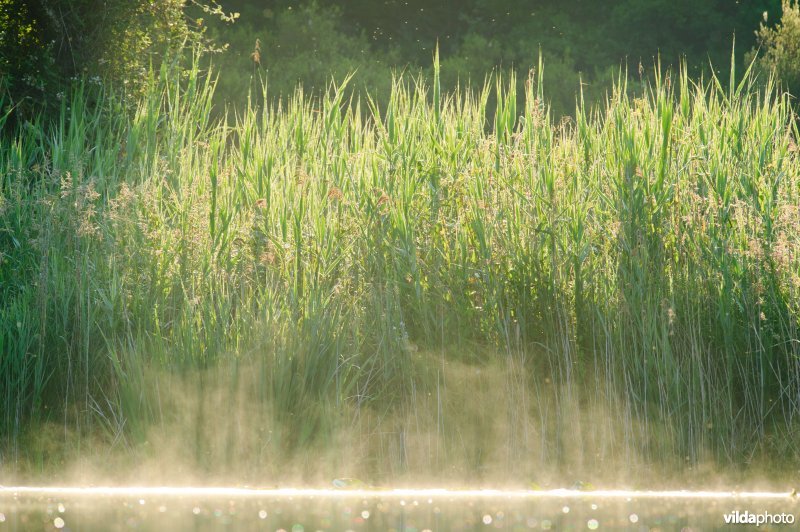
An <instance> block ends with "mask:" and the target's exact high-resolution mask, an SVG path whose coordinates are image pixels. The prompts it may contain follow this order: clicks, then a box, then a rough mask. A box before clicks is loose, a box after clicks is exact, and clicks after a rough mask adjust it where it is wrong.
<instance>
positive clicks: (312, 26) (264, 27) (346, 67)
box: [213, 5, 400, 103]
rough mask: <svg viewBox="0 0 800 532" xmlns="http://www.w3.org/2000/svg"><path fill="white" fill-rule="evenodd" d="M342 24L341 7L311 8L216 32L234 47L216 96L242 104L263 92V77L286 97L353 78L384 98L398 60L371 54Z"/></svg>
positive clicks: (263, 15)
mask: <svg viewBox="0 0 800 532" xmlns="http://www.w3.org/2000/svg"><path fill="white" fill-rule="evenodd" d="M343 26H344V21H343V20H342V18H341V15H340V12H339V10H338V9H335V8H319V7H316V6H314V5H309V6H301V7H299V8H293V9H292V8H287V9H280V10H275V11H273V10H271V9H265V10H263V11H260V12H255V13H252V14H250V16H245V17H243V18H242V20H241V21H240V22H237V23H236V24H235V25H233V26H230V27H224V28H222V29H221V30H220V29H218V30H217V31H215V32H214V33H213V34H214V36H215V40H216V41H218V42H224V43H226V44H228V45H229V48H230V51H229V52H227V53H225V54H224V55H222V56H221V61H220V65H219V69H220V83H219V89H218V96H219V97H220V98H221V99H223V100H225V101H228V102H240V103H244V102H245V101H246V98H247V96H248V94H249V93H250V92H253V93H255V94H257V93H258V92H260V90H259V87H260V83H261V80H262V79H267V80H268V84H269V92H270V94H271V95H272V96H275V97H278V96H283V97H288V96H289V95H291V94H292V93H293V92H294V90H295V89H296V88H297V86H298V85H299V84H302V86H303V88H304V89H305V90H306V91H310V92H311V93H321V92H324V91H325V90H326V89H327V87H328V85H329V84H330V81H331V79H344V78H345V77H346V76H347V75H349V74H354V77H353V81H352V86H354V87H358V88H362V89H363V88H368V89H369V90H370V93H371V94H373V95H374V96H376V97H377V98H379V99H383V98H384V97H385V96H388V93H389V88H390V80H391V68H392V67H393V65H396V64H398V63H399V62H400V60H399V57H397V55H396V54H393V53H391V52H378V51H374V50H372V49H371V48H370V43H369V41H368V40H367V38H366V37H365V36H364V35H360V34H357V33H356V34H351V33H348V32H347V31H345V30H344V29H343Z"/></svg>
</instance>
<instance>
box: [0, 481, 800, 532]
mask: <svg viewBox="0 0 800 532" xmlns="http://www.w3.org/2000/svg"><path fill="white" fill-rule="evenodd" d="M736 511H738V514H734V515H733V517H732V518H733V519H735V520H738V521H739V522H740V523H741V522H747V521H751V522H756V520H760V519H771V520H772V521H773V524H772V525H766V524H765V525H762V526H761V527H760V528H759V530H778V529H789V528H792V527H793V525H792V524H791V523H789V521H791V522H795V521H796V520H797V518H798V517H799V516H798V514H799V513H800V505H799V504H798V500H797V497H796V496H795V495H794V494H788V493H766V492H764V493H732V492H683V491H673V492H641V491H638V492H627V491H576V490H549V491H494V490H479V491H477V490H472V491H470V490H453V491H451V490H438V489H432V490H325V489H322V490H294V489H265V490H261V489H248V488H186V487H183V488H140V487H129V488H125V487H116V488H104V487H91V488H22V487H0V532H2V531H6V530H8V531H22V530H59V529H60V530H73V531H94V530H97V531H112V530H153V531H156V530H157V531H171V530H177V531H181V530H202V531H205V530H208V531H212V530H220V531H222V530H225V531H230V530H268V531H279V530H282V531H286V532H290V531H291V532H305V531H316V530H337V531H339V530H379V531H390V530H395V531H409V532H411V531H416V532H421V531H423V530H481V531H489V530H648V531H654V530H687V531H688V530H698V531H699V530H713V529H725V528H727V527H728V526H730V525H726V521H725V515H726V514H733V513H734V512H736ZM745 512H747V513H745ZM777 520H780V522H779V523H778V522H777ZM751 527H753V528H754V524H752V523H751ZM737 528H739V529H742V530H746V529H747V528H748V527H742V526H739V527H737Z"/></svg>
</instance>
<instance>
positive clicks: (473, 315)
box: [0, 64, 800, 478]
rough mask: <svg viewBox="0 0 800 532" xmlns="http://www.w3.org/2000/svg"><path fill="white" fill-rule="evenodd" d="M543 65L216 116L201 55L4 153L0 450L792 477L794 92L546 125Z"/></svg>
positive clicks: (375, 472)
mask: <svg viewBox="0 0 800 532" xmlns="http://www.w3.org/2000/svg"><path fill="white" fill-rule="evenodd" d="M540 66H541V65H540ZM541 75H542V69H541V68H539V69H538V70H537V74H536V76H531V77H530V78H529V79H528V82H527V84H526V85H525V86H526V92H525V94H524V95H517V94H516V93H515V90H516V89H515V87H517V83H516V80H515V79H514V76H513V74H512V75H509V76H506V79H503V76H499V75H498V76H497V77H496V79H495V81H493V82H492V83H487V84H485V85H484V86H483V87H481V88H479V89H477V90H473V89H470V88H464V89H461V90H458V91H456V92H453V93H449V94H448V93H443V92H442V91H441V89H440V87H439V81H438V64H437V68H436V74H435V76H434V78H433V79H432V80H430V84H429V83H428V82H427V81H426V80H424V79H410V78H408V77H406V78H402V77H401V78H398V79H395V80H394V82H393V90H392V93H391V98H390V100H389V101H388V102H383V104H385V105H383V104H382V106H379V105H378V104H377V103H375V102H372V101H370V100H369V99H367V100H358V99H354V97H351V96H349V95H348V94H349V93H348V91H347V87H346V83H345V84H342V85H340V86H331V88H330V90H329V91H328V93H327V95H325V96H324V97H321V98H311V97H307V96H305V95H304V94H303V91H302V88H298V90H297V91H296V92H295V93H294V94H293V95H292V96H291V97H290V98H288V99H286V100H283V102H282V103H277V104H275V105H255V104H252V103H251V104H248V105H247V106H245V107H244V108H242V109H240V110H238V111H231V112H230V115H229V116H226V117H224V118H222V119H219V120H217V119H211V118H210V117H211V116H212V113H211V105H212V104H211V102H212V94H213V91H214V82H213V80H212V79H211V77H209V76H207V75H202V74H201V72H200V71H199V70H198V69H197V68H196V67H195V68H194V69H192V70H191V71H190V72H189V73H188V75H186V76H183V77H180V76H175V75H171V74H170V73H169V72H167V71H163V72H161V74H160V75H159V76H153V79H152V80H151V81H150V83H149V84H148V86H149V89H148V90H147V92H146V94H145V95H144V96H143V97H142V98H141V100H139V101H138V102H136V104H135V106H134V109H133V110H131V109H130V106H128V107H125V106H123V104H122V103H121V102H120V100H118V99H116V98H115V97H114V96H113V95H112V94H111V93H109V92H106V91H104V90H103V88H102V87H99V86H96V85H94V84H91V83H87V84H83V85H78V86H76V88H75V90H73V91H72V93H71V94H70V95H68V96H67V97H66V98H65V100H64V101H63V104H62V109H61V115H60V118H59V119H58V120H55V121H46V120H44V119H42V120H39V121H33V122H29V123H26V124H24V125H23V126H21V127H19V128H18V129H17V130H16V131H15V132H14V133H13V134H10V135H9V134H5V135H4V136H3V140H2V141H1V143H0V251H2V255H0V261H1V262H0V300H2V302H3V303H2V305H1V306H0V353H2V358H1V359H0V401H1V404H2V405H3V408H2V410H0V441H1V442H2V446H0V449H1V450H0V462H5V463H6V464H7V465H9V464H10V465H11V466H12V467H21V466H20V464H22V463H34V464H38V465H36V466H34V467H33V469H36V467H39V468H40V469H39V470H44V469H46V468H47V467H48V465H47V464H49V463H50V462H48V460H49V461H52V462H53V463H56V462H55V460H56V459H55V458H53V457H52V453H50V454H48V453H47V452H45V451H44V450H42V449H43V447H42V446H41V445H33V444H32V443H31V442H34V441H36V440H37V438H36V435H37V434H39V433H41V430H42V427H43V426H48V427H50V428H51V429H52V427H56V428H57V429H56V430H51V432H49V433H48V434H49V436H48V438H49V439H50V440H55V441H61V442H62V443H63V444H64V445H67V446H70V447H73V448H77V449H83V451H84V452H86V451H87V450H89V449H91V448H92V446H93V445H95V443H96V442H97V441H98V439H99V441H102V442H104V445H106V446H112V447H113V446H116V447H118V448H122V449H127V450H129V451H131V452H134V453H135V452H138V451H137V449H141V448H142V446H144V445H145V442H147V441H148V437H149V436H148V434H150V433H151V431H152V429H153V427H159V426H161V427H165V426H170V423H171V421H170V420H172V421H174V420H176V419H181V420H183V421H184V422H185V423H184V424H183V425H182V426H183V430H185V431H188V432H189V433H191V431H192V430H194V431H195V432H194V433H193V437H191V438H188V439H187V441H192V442H193V450H192V451H191V453H190V454H192V456H193V457H194V459H195V460H196V463H197V464H203V463H205V462H207V461H208V460H211V459H210V458H208V457H209V456H212V455H213V456H215V457H216V458H214V460H215V461H216V460H219V459H221V458H220V457H225V456H227V458H228V460H229V461H230V460H231V459H232V456H235V455H238V454H241V453H242V452H243V451H240V450H238V449H240V446H241V442H242V441H244V440H243V438H244V436H243V435H244V433H248V434H249V435H250V436H251V437H250V439H249V440H248V441H250V444H248V445H249V447H247V449H248V451H247V454H246V460H247V461H248V462H249V463H252V464H255V463H259V464H261V463H262V462H263V461H269V460H272V461H273V462H274V461H276V460H277V458H275V457H277V456H282V457H287V456H297V455H298V454H303V453H313V449H320V448H325V447H326V446H327V447H330V446H336V445H337V442H339V443H341V440H340V439H339V437H338V436H337V434H341V433H342V431H344V432H346V433H350V434H355V437H354V438H353V440H358V439H361V440H362V441H366V440H369V441H378V442H382V441H383V439H384V438H386V440H387V443H382V444H380V445H377V447H373V448H363V449H361V450H360V451H359V452H364V453H367V455H369V456H366V457H365V458H364V461H365V463H369V464H370V465H369V467H367V468H365V469H364V470H365V471H366V473H363V474H365V475H372V476H373V477H381V478H387V477H391V476H393V475H397V474H401V473H403V472H408V471H411V472H413V471H422V470H424V471H428V472H434V473H435V472H436V471H444V470H446V469H447V468H448V467H452V465H453V462H454V461H455V460H459V461H463V465H464V467H463V472H464V474H465V475H470V474H476V472H478V471H484V472H485V469H486V468H492V467H498V468H500V469H502V470H503V471H505V472H506V474H509V473H511V474H513V473H518V474H520V475H529V474H530V471H527V470H523V469H524V468H522V469H520V468H517V467H516V466H515V464H519V463H521V462H525V463H529V462H528V461H527V460H528V458H529V457H531V456H535V457H536V461H535V462H536V464H551V465H555V466H557V467H560V468H562V469H565V470H569V469H570V468H571V467H572V465H573V464H575V463H580V464H582V465H583V466H584V467H585V468H586V469H587V470H592V468H597V467H599V466H598V464H601V463H608V460H610V459H612V458H615V459H618V461H619V462H620V463H629V461H630V460H633V459H634V457H635V459H636V460H641V461H643V462H644V463H657V464H670V467H672V466H674V464H676V463H677V464H687V465H689V466H692V465H698V464H701V463H704V462H706V461H711V462H713V463H716V464H723V465H728V466H731V465H734V466H738V465H747V464H751V463H754V462H759V461H762V462H763V461H765V460H766V461H767V462H770V463H780V464H786V463H790V464H797V463H798V458H800V455H798V443H797V442H800V433H799V432H798V429H800V423H798V421H799V420H798V414H800V410H799V408H800V358H798V356H799V355H800V332H799V331H798V305H800V256H799V255H798V250H800V160H799V159H800V153H798V145H797V141H798V137H799V135H798V129H797V121H796V117H795V116H794V115H793V114H792V109H791V106H790V102H789V99H788V96H787V95H785V94H779V93H778V92H777V91H776V90H774V89H773V87H772V86H771V84H768V86H767V87H766V89H760V88H758V86H757V85H756V84H755V81H754V79H753V77H752V76H751V75H750V74H749V73H746V74H745V75H744V77H743V79H741V80H737V79H735V78H734V77H733V76H732V79H731V82H730V83H729V84H728V85H729V88H723V87H722V85H721V84H720V83H719V82H718V81H717V80H715V79H711V80H709V81H703V80H699V81H692V80H689V79H688V78H687V76H686V74H685V73H682V74H678V75H677V76H675V75H669V74H664V75H659V76H657V77H656V79H655V80H654V81H653V82H652V84H651V85H650V86H649V88H648V90H647V91H646V93H645V94H643V95H641V96H639V97H632V96H629V95H628V94H627V91H626V87H625V84H624V79H623V78H621V80H620V82H619V83H618V84H617V87H616V88H615V90H614V91H613V93H611V94H609V95H608V98H607V101H606V102H605V103H604V104H603V105H601V106H599V107H596V108H590V107H589V106H586V105H584V104H583V102H582V101H580V100H579V101H578V102H577V105H576V111H575V117H574V118H573V119H571V120H565V121H562V122H561V123H559V124H554V123H553V121H552V120H551V118H550V114H549V111H548V108H547V105H546V103H545V97H546V95H543V94H541V91H540V90H539V87H541ZM258 96H259V98H258V100H259V101H268V100H269V98H267V86H266V85H265V86H264V93H263V94H260V95H258ZM518 96H520V97H518ZM490 100H491V101H492V102H493V103H494V102H496V105H492V107H493V108H495V107H496V110H494V111H493V112H491V113H490V112H489V111H487V102H488V101H490ZM518 101H520V102H524V104H522V106H521V107H520V108H518V107H517V102H518ZM481 370H484V371H486V372H489V371H490V370H492V371H494V373H493V374H492V375H493V376H492V377H486V378H485V379H484V378H483V377H475V376H474V375H476V374H480V371H481ZM495 370H496V371H495ZM459 375H461V376H459ZM470 375H471V376H470ZM165 379H169V383H170V384H169V385H165V383H166V382H167V380H165ZM490 389H491V390H494V391H495V393H493V394H490V393H488V392H487V390H490ZM176 390H181V394H182V397H183V401H184V403H185V404H184V403H181V401H178V400H177V399H176V398H175V397H176V396H175V393H176ZM212 397H213V398H214V399H213V400H212V399H210V398H212ZM494 400H498V401H499V402H494V403H488V404H487V403H485V401H494ZM481 401H484V402H483V403H482V402H481ZM181 404H184V406H183V407H182V406H181ZM186 405H192V406H191V408H189V407H188V406H186ZM245 406H246V407H247V412H248V414H247V416H245V417H244V418H241V416H238V417H237V416H233V415H231V416H230V417H226V416H220V411H223V412H241V411H242V408H244V407H245ZM188 412H191V414H188ZM487 412H489V413H490V414H487ZM211 417H213V418H214V419H216V420H217V421H218V422H219V423H216V422H215V426H214V431H213V434H214V438H209V437H208V429H207V427H206V428H203V427H204V422H205V421H204V420H206V419H210V418H211ZM187 418H191V419H190V420H189V421H190V422H187V421H186V420H187ZM489 418H491V419H489ZM389 419H391V420H392V421H391V422H389V421H387V420H389ZM420 419H422V421H420ZM192 420H193V421H192ZM381 423H383V425H381ZM390 425H391V427H390V428H387V427H389V426H390ZM422 425H424V426H425V427H426V428H425V429H424V430H423V429H420V426H422ZM378 426H382V427H383V429H382V430H380V431H379V430H376V427H378ZM58 427H60V429H59V428H58ZM191 427H193V428H191ZM484 429H486V430H485V431H484ZM481 432H491V433H492V434H493V436H492V438H493V439H492V440H491V444H490V443H485V441H484V439H481V436H480V434H479V433H481ZM267 434H268V435H269V436H267ZM212 439H213V440H214V441H215V442H216V443H213V442H212ZM423 440H424V441H423ZM259 442H261V444H259ZM465 442H466V443H465ZM470 442H472V443H470ZM476 442H477V443H476ZM481 442H484V443H485V445H484V443H481ZM265 446H268V447H269V449H271V451H270V453H271V454H270V453H267V455H264V454H263V453H261V454H259V453H260V451H259V450H258V449H262V450H263V449H264V448H265ZM470 446H471V447H470ZM489 446H491V447H492V448H493V449H494V450H495V451H496V450H497V449H498V448H502V449H503V452H502V453H500V454H501V455H502V460H499V461H497V463H492V464H489V465H487V463H488V462H486V461H485V460H484V459H483V458H481V457H482V456H483V457H484V458H485V456H487V455H488V453H489V451H488V450H487V449H488V447H489ZM215 449H216V450H215ZM219 449H224V452H223V453H222V454H213V453H215V452H218V450H219ZM457 449H460V451H458V452H456V450H457ZM469 449H471V450H469ZM351 450H352V448H351ZM58 452H60V451H58ZM58 452H56V455H57V454H58ZM342 452H347V450H343V451H342ZM353 452H355V451H353ZM493 452H494V451H493ZM370 453H371V454H370ZM495 454H496V453H495ZM456 456H457V457H458V458H454V457H456ZM498 456H499V455H498ZM448 457H450V458H448ZM526 457H527V458H526ZM604 461H605V462H604ZM497 464H500V465H497ZM530 464H531V465H530V467H531V468H534V467H537V466H535V465H534V464H533V463H532V462H531V463H530ZM481 468H483V469H481Z"/></svg>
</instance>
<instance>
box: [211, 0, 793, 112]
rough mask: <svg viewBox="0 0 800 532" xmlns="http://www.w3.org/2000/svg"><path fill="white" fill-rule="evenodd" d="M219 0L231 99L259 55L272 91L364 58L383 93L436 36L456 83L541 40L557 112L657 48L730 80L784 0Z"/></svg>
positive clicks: (361, 79)
mask: <svg viewBox="0 0 800 532" xmlns="http://www.w3.org/2000/svg"><path fill="white" fill-rule="evenodd" d="M224 7H225V9H226V10H230V11H236V12H239V13H240V14H241V17H240V18H239V20H238V21H237V22H236V24H234V25H230V26H226V27H224V28H221V29H219V28H218V29H217V31H216V37H217V39H218V40H219V41H220V42H227V43H230V48H229V50H228V52H226V54H225V55H223V56H221V57H219V58H218V59H217V61H218V62H219V63H220V64H221V65H223V71H224V73H225V75H224V77H223V79H222V92H223V93H224V94H229V95H231V97H232V99H236V97H234V96H233V94H235V93H236V92H237V91H241V90H243V87H245V86H246V84H245V83H242V81H243V79H246V78H248V77H249V76H250V75H251V74H252V73H253V71H254V68H253V67H254V66H260V67H261V69H262V70H269V79H270V83H271V85H272V86H273V88H274V89H275V90H276V91H277V92H287V91H289V90H291V88H292V87H293V86H294V85H295V84H296V83H297V82H298V81H303V82H304V85H305V86H307V87H310V86H317V85H320V84H322V85H324V84H325V83H326V81H327V80H328V79H330V75H331V74H333V75H334V77H337V78H341V77H343V76H344V74H345V73H346V72H347V71H349V70H352V69H357V70H358V73H357V76H356V83H361V84H364V85H367V86H369V87H370V88H371V89H372V91H373V92H376V93H377V94H379V95H380V94H382V93H385V92H386V91H387V90H388V82H387V81H386V77H387V76H386V75H385V74H386V71H387V70H391V69H392V67H395V68H397V67H407V68H410V69H412V70H415V69H430V65H431V55H432V50H433V49H434V48H435V47H436V46H437V44H438V46H439V50H440V53H441V55H442V64H443V69H442V70H443V79H444V81H445V82H447V83H449V84H454V83H455V81H456V80H464V79H471V80H472V81H473V83H478V84H479V83H482V82H483V80H484V76H485V75H486V73H487V72H489V71H491V70H492V69H494V68H497V67H500V68H503V69H507V68H511V67H513V68H515V69H517V70H518V71H523V72H524V71H526V70H527V69H529V68H530V67H532V66H533V65H535V64H536V62H537V59H538V55H539V53H540V51H541V53H542V55H543V56H544V59H545V63H546V68H545V70H546V72H548V74H547V75H546V84H547V85H548V87H547V89H549V90H548V91H547V93H548V94H549V96H550V98H551V99H552V100H553V101H552V103H553V104H554V107H555V108H556V111H557V112H570V111H571V110H572V108H573V105H574V98H575V93H576V90H577V88H578V86H579V83H580V82H581V81H582V82H583V83H584V84H585V88H584V90H585V92H586V93H587V95H588V97H590V98H598V97H601V96H602V95H603V94H605V90H606V89H607V88H608V87H609V86H610V84H611V80H612V79H613V78H615V77H616V76H617V75H618V73H619V69H620V67H627V68H628V70H629V72H630V73H631V74H634V75H633V76H632V78H633V80H634V81H635V80H636V79H637V78H638V77H639V75H640V74H642V73H643V72H647V73H649V72H652V69H653V67H654V65H655V64H656V62H657V61H658V58H659V57H660V60H661V62H662V65H663V66H664V67H667V66H675V65H677V64H678V63H679V62H681V61H683V60H685V61H686V63H687V65H688V67H689V69H690V74H691V75H693V76H695V77H699V76H700V75H701V74H702V73H703V72H706V73H708V72H709V70H710V68H709V67H710V65H713V67H714V68H715V69H716V71H717V72H716V73H717V74H718V75H719V76H720V77H721V78H722V79H726V78H727V75H728V71H729V69H730V64H731V62H730V57H731V46H732V43H733V40H734V37H735V39H736V50H737V54H736V57H737V63H738V64H737V68H741V67H742V66H743V63H744V61H745V55H746V52H748V51H749V50H751V49H753V48H754V47H756V46H757V36H756V32H757V30H758V29H759V25H760V24H761V23H762V22H764V21H765V20H766V21H767V23H775V22H777V21H778V20H779V19H780V15H781V2H780V0H752V1H747V2H737V1H734V0H708V1H703V2H696V1H692V0H678V1H673V0H598V1H595V0H592V1H587V0H566V1H553V0H534V1H530V0H528V1H525V0H506V1H497V0H463V1H455V0H439V1H435V2H429V1H424V0H407V1H406V0H384V1H377V2H376V1H373V0H347V1H344V0H317V1H296V0H295V1H287V0H277V1H268V2H254V1H247V0H230V1H226V2H224ZM256 39H258V40H259V51H258V59H259V65H254V64H253V57H254V56H253V55H252V54H253V52H254V51H255V43H256ZM640 65H641V67H640Z"/></svg>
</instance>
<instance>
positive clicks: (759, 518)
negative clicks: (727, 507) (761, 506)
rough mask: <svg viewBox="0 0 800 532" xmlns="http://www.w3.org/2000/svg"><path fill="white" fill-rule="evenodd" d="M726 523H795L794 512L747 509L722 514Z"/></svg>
mask: <svg viewBox="0 0 800 532" xmlns="http://www.w3.org/2000/svg"><path fill="white" fill-rule="evenodd" d="M722 517H723V518H724V519H725V524H726V525H756V526H761V525H793V524H794V514H787V513H780V514H771V513H769V512H761V513H753V512H749V511H747V510H745V511H744V512H740V511H739V510H734V511H733V512H731V513H729V514H725V515H723V516H722Z"/></svg>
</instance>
